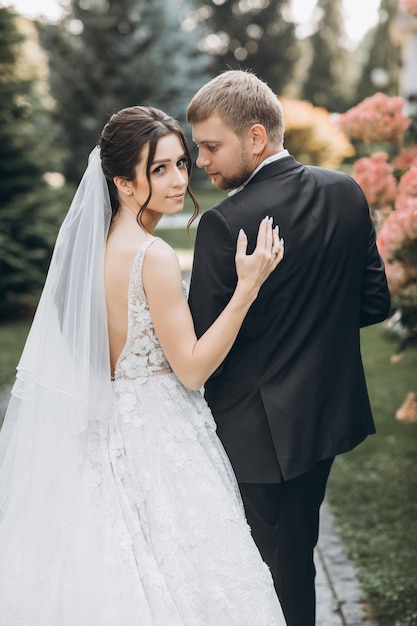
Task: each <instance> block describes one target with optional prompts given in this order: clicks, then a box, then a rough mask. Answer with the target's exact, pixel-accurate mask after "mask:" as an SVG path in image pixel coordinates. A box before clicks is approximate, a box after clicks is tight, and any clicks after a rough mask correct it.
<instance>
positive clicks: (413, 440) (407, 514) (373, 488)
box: [327, 326, 417, 626]
mask: <svg viewBox="0 0 417 626" xmlns="http://www.w3.org/2000/svg"><path fill="white" fill-rule="evenodd" d="M394 349H395V344H394V343H393V342H392V341H390V340H388V339H387V338H386V337H385V336H384V333H383V330H382V328H381V326H374V327H370V328H366V329H364V330H363V331H362V352H363V359H364V366H365V370H366V375H367V381H368V389H369V393H370V398H371V404H372V408H373V412H374V417H375V422H376V427H377V434H376V435H372V436H371V437H368V439H367V440H366V441H365V442H364V443H362V444H361V445H360V446H358V447H357V448H356V449H355V450H354V451H352V452H350V453H349V454H345V455H341V456H339V457H338V458H337V459H336V461H335V464H334V467H333V470H332V473H331V475H330V480H329V486H328V490H327V500H328V502H329V503H330V506H331V508H332V510H333V512H334V514H335V518H336V524H337V528H338V531H339V533H340V535H341V537H342V539H343V540H344V542H345V545H346V548H347V551H348V554H349V556H350V557H351V559H352V560H353V562H354V564H355V566H356V568H357V571H358V577H359V580H360V582H361V584H362V588H363V590H364V592H365V595H366V597H367V599H368V601H369V602H370V604H371V606H372V608H373V610H374V616H375V618H376V620H377V623H378V624H379V625H380V626H415V625H417V580H416V575H417V424H406V423H403V422H399V421H397V420H396V419H395V412H396V410H397V408H398V407H399V406H400V405H401V404H402V402H403V400H404V398H405V396H406V394H407V392H408V391H417V350H415V349H413V350H411V349H410V350H409V351H408V352H406V353H405V354H404V357H403V359H402V360H401V361H400V362H399V363H396V364H391V363H390V356H391V354H392V352H393V351H394Z"/></svg>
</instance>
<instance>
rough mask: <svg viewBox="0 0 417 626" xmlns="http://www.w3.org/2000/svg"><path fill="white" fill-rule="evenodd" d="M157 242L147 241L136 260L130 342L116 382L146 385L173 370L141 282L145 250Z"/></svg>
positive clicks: (130, 303) (130, 304)
mask: <svg viewBox="0 0 417 626" xmlns="http://www.w3.org/2000/svg"><path fill="white" fill-rule="evenodd" d="M155 240H156V237H152V238H151V239H147V240H146V241H145V243H144V244H142V246H140V248H139V249H138V251H137V253H136V256H135V260H134V261H133V266H132V271H131V274H130V281H129V296H128V298H129V301H128V331H127V339H126V344H125V346H124V348H123V350H122V353H121V355H120V356H119V358H118V360H117V363H116V367H115V372H114V378H115V379H118V378H127V379H135V381H136V383H137V384H141V383H144V382H145V381H146V379H147V378H148V377H149V376H155V375H157V374H165V373H168V372H171V371H172V370H171V367H170V365H169V363H168V361H167V360H166V358H165V354H164V352H163V350H162V348H161V345H160V343H159V341H158V338H157V336H156V333H155V330H154V327H153V325H152V320H151V314H150V311H149V306H148V301H147V298H146V294H145V291H144V289H143V282H142V270H143V261H144V259H145V254H146V250H147V249H148V247H149V246H150V245H151V244H152V243H153V242H154V241H155Z"/></svg>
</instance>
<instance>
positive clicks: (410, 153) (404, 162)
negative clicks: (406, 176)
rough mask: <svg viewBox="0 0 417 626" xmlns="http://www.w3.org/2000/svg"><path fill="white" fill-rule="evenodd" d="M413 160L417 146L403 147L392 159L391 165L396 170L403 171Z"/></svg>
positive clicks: (415, 158) (416, 155)
mask: <svg viewBox="0 0 417 626" xmlns="http://www.w3.org/2000/svg"><path fill="white" fill-rule="evenodd" d="M414 160H416V162H417V146H412V147H411V148H403V149H402V150H400V152H399V153H398V155H397V156H396V157H395V158H394V159H393V160H392V166H393V167H394V169H396V170H402V171H405V170H407V169H408V168H409V167H410V166H411V164H412V163H413V161H414Z"/></svg>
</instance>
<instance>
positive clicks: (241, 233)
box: [239, 228, 246, 237]
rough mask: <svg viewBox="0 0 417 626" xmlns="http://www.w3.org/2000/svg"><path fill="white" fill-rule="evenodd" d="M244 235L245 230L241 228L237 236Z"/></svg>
mask: <svg viewBox="0 0 417 626" xmlns="http://www.w3.org/2000/svg"><path fill="white" fill-rule="evenodd" d="M245 235H246V233H245V231H244V230H243V228H241V229H240V231H239V237H244V236H245Z"/></svg>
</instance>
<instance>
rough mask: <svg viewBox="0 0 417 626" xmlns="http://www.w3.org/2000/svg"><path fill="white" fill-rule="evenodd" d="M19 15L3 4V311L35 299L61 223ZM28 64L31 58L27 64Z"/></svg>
mask: <svg viewBox="0 0 417 626" xmlns="http://www.w3.org/2000/svg"><path fill="white" fill-rule="evenodd" d="M22 41H23V37H22V35H21V34H20V32H19V30H18V27H17V16H16V15H15V14H14V13H13V12H12V11H11V10H9V9H7V8H0V77H1V78H0V198H1V203H0V249H1V255H0V315H1V316H4V315H6V314H10V313H11V312H12V311H15V310H16V309H19V310H20V309H21V308H22V307H25V305H28V304H29V305H33V304H35V302H36V300H37V297H38V294H39V290H40V287H41V286H42V284H43V281H44V277H45V272H46V269H47V265H48V262H49V258H50V252H51V247H52V244H53V241H54V239H55V236H56V232H57V228H58V220H59V218H58V216H57V210H56V206H55V204H54V201H53V198H52V197H51V195H52V194H53V192H52V190H51V189H48V187H47V185H46V184H45V182H44V180H43V174H44V172H45V170H46V169H47V166H48V164H49V161H48V155H47V150H46V149H45V137H44V136H42V133H41V130H40V129H41V128H42V124H43V119H42V118H41V112H40V105H39V102H38V99H37V96H36V93H35V90H34V82H33V80H32V79H31V77H30V76H23V75H22V48H21V44H22ZM23 65H25V64H23Z"/></svg>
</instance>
